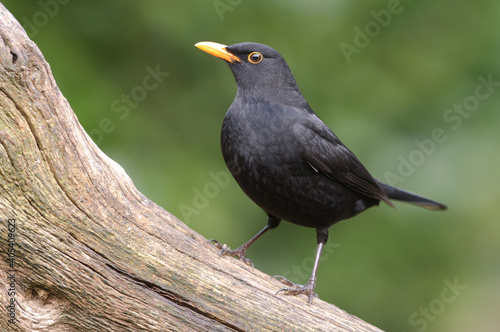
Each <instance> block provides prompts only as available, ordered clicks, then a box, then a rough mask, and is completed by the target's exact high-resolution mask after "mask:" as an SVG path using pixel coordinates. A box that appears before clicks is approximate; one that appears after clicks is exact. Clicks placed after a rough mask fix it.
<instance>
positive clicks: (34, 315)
mask: <svg viewBox="0 0 500 332" xmlns="http://www.w3.org/2000/svg"><path fill="white" fill-rule="evenodd" d="M66 304H67V301H66V300H65V299H63V298H61V297H60V296H58V295H57V294H56V293H54V292H52V291H51V290H49V289H46V288H43V287H39V286H36V287H30V288H28V289H27V290H26V301H25V302H24V303H20V309H21V311H22V313H21V314H20V321H23V320H25V321H24V322H23V323H28V325H30V326H31V328H32V330H44V329H46V328H49V327H54V326H56V325H60V321H59V320H60V318H61V316H62V314H63V312H64V309H65V308H66V306H67V305H66ZM23 316H24V317H23Z"/></svg>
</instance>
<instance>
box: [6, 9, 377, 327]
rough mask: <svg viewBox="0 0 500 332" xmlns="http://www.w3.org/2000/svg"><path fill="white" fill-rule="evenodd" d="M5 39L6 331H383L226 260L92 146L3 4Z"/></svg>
mask: <svg viewBox="0 0 500 332" xmlns="http://www.w3.org/2000/svg"><path fill="white" fill-rule="evenodd" d="M0 35H1V41H0V219H1V221H2V225H1V227H2V228H1V230H0V234H1V237H0V241H1V242H0V252H1V260H0V286H1V287H0V301H1V303H2V307H3V308H4V309H5V308H7V310H1V314H0V315H1V316H0V330H1V331H380V330H379V329H377V328H375V327H373V326H370V325H369V324H367V323H365V322H364V321H362V320H360V319H359V318H357V317H354V316H352V315H350V314H348V313H346V312H345V311H343V310H340V309H338V308H337V307H335V306H334V305H331V304H328V303H325V302H323V301H321V300H318V299H316V300H315V301H314V303H313V305H312V306H309V305H307V303H306V300H305V298H303V297H293V296H292V297H291V296H284V295H274V293H275V292H276V290H277V289H279V288H280V287H281V284H280V283H279V282H277V281H276V280H272V279H271V278H270V277H269V276H268V275H266V274H264V273H262V272H260V271H258V270H257V269H251V268H249V267H248V266H245V265H244V264H242V263H241V262H239V261H237V260H235V259H229V258H227V257H225V258H220V257H219V255H218V252H217V250H216V249H215V248H214V247H213V246H212V245H210V244H207V243H206V239H205V238H203V237H202V236H201V235H199V234H197V233H195V232H194V231H192V230H191V229H189V228H188V227H187V226H186V225H184V224H183V223H182V222H181V221H179V220H178V219H176V218H175V217H174V216H172V215H171V214H170V213H168V212H167V211H165V210H164V209H162V208H161V207H159V206H157V205H156V204H154V203H153V202H151V201H150V200H148V199H147V198H146V197H145V196H144V195H142V194H141V193H140V192H138V191H137V189H136V188H135V187H134V185H133V183H132V181H131V180H130V178H129V177H128V176H127V174H126V173H125V172H124V170H123V169H122V168H121V167H120V166H119V165H118V164H117V163H115V162H114V161H113V160H111V159H109V158H108V157H107V156H106V155H104V153H103V152H102V151H100V150H99V148H98V147H97V146H96V145H95V144H94V142H92V140H91V139H90V138H89V136H88V135H87V134H86V133H85V131H84V129H83V128H82V127H81V125H80V124H79V123H78V120H77V117H76V115H75V114H74V113H73V111H72V110H71V107H70V105H69V104H68V102H67V100H66V99H65V98H64V97H63V95H62V94H61V92H60V91H59V89H58V87H57V85H56V83H55V81H54V78H53V77H52V73H51V70H50V67H49V65H48V64H47V62H46V61H45V59H44V57H43V55H42V54H41V52H40V50H39V49H38V48H37V46H36V45H35V43H34V42H32V41H31V40H30V39H29V38H28V36H27V35H26V33H25V31H24V30H23V28H22V27H21V26H20V25H19V23H18V22H17V21H16V20H15V18H14V17H13V16H12V15H11V14H10V13H9V12H8V11H7V10H6V9H5V7H4V6H3V5H1V4H0ZM166 176H168V175H166ZM12 303H14V305H12ZM12 317H13V318H12Z"/></svg>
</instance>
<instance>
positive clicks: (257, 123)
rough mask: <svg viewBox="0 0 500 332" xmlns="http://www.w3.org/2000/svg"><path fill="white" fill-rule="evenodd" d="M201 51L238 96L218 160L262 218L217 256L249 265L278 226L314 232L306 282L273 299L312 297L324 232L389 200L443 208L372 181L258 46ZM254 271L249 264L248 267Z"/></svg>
mask: <svg viewBox="0 0 500 332" xmlns="http://www.w3.org/2000/svg"><path fill="white" fill-rule="evenodd" d="M195 46H196V47H198V48H199V49H201V50H203V51H205V52H207V53H209V54H211V55H214V56H216V57H218V58H221V59H223V60H225V61H226V62H227V63H228V64H229V68H230V69H231V71H232V72H233V75H234V78H235V79H236V84H237V85H238V90H237V93H236V97H235V98H234V101H233V103H232V104H231V106H230V107H229V110H228V111H227V113H226V116H225V118H224V122H223V124H222V132H221V147H222V155H223V157H224V160H225V162H226V165H227V167H228V168H229V171H230V172H231V174H232V175H233V177H234V178H235V180H236V182H237V183H238V184H239V186H240V187H241V189H242V190H243V191H244V192H245V193H246V194H247V195H248V197H250V199H252V200H253V201H254V202H255V203H256V204H257V205H258V206H260V207H261V208H262V209H263V210H264V211H265V212H266V213H267V216H268V219H267V225H266V226H265V227H264V228H263V229H262V230H261V231H260V232H259V233H257V234H256V235H255V236H254V237H253V238H251V239H250V240H249V241H248V242H246V243H245V244H243V245H242V246H240V247H239V248H237V249H234V250H232V249H230V248H229V247H228V246H226V245H222V244H220V243H219V242H218V241H215V240H213V241H214V244H215V245H216V246H217V247H218V248H219V249H221V254H223V255H230V256H237V257H238V258H239V259H241V260H243V261H244V262H246V263H248V264H252V262H251V261H250V260H249V259H248V258H246V251H247V249H248V247H249V246H250V245H251V244H252V243H254V242H255V241H256V240H257V239H258V238H260V237H261V236H262V235H263V234H264V233H266V232H267V231H269V230H270V229H273V228H276V227H277V226H278V225H279V223H280V221H281V220H286V221H289V222H291V223H294V224H297V225H301V226H306V227H312V228H315V229H316V235H317V243H318V246H317V252H316V258H315V262H314V266H313V270H312V273H311V278H310V279H309V281H308V282H307V283H306V284H305V285H298V284H295V283H293V282H292V281H289V280H287V279H286V278H284V277H281V276H276V277H278V278H279V279H281V281H282V282H283V283H284V284H285V285H286V287H284V288H282V289H280V290H279V291H278V293H279V292H284V293H285V294H292V295H296V294H305V295H307V297H308V300H309V304H311V302H312V299H313V297H314V296H316V294H315V292H314V288H315V287H316V278H317V272H318V264H319V260H320V257H321V252H322V250H323V247H324V245H325V243H326V242H327V240H328V229H329V227H330V226H332V225H333V224H335V223H336V222H338V221H341V220H344V219H348V218H351V217H353V216H355V215H357V214H358V213H360V212H363V211H364V210H366V209H368V208H369V207H372V206H375V205H378V204H379V202H380V201H383V202H384V203H386V204H387V205H389V206H391V207H394V205H393V203H392V202H391V199H393V200H398V201H403V202H406V203H411V204H415V205H418V206H421V207H424V208H427V209H430V210H444V209H446V206H444V205H442V204H440V203H437V202H434V201H431V200H429V199H427V198H424V197H422V196H419V195H416V194H413V193H410V192H408V191H405V190H402V189H399V188H396V187H393V186H390V185H387V184H384V183H382V182H380V181H378V180H377V179H374V178H373V177H372V176H371V175H370V173H369V172H368V171H367V170H366V168H365V167H364V166H363V164H361V162H360V161H359V160H358V158H356V156H355V155H354V154H353V153H352V152H351V151H350V150H349V149H348V148H347V147H346V146H345V145H344V144H342V142H341V141H340V140H339V139H338V137H337V136H336V135H335V134H334V133H333V132H332V131H331V130H330V128H328V127H327V125H326V124H325V123H324V122H323V121H322V120H321V119H320V118H319V117H318V116H317V115H316V114H315V113H314V112H313V110H312V109H311V107H310V106H309V104H308V103H307V101H306V100H305V99H304V97H303V96H302V93H301V92H300V90H299V88H298V86H297V83H296V82H295V78H294V77H293V75H292V72H291V71H290V68H289V67H288V65H287V63H286V61H285V59H284V58H283V57H282V56H281V55H280V54H279V53H278V52H277V51H276V50H274V49H273V48H271V47H269V46H266V45H262V44H257V43H239V44H234V45H230V46H226V45H222V44H218V43H213V42H200V43H197V44H196V45H195ZM252 265H253V264H252Z"/></svg>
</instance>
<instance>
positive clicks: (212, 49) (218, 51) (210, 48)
mask: <svg viewBox="0 0 500 332" xmlns="http://www.w3.org/2000/svg"><path fill="white" fill-rule="evenodd" d="M194 46H196V47H198V48H199V49H200V50H202V51H204V52H207V53H208V54H210V55H213V56H216V57H218V58H221V59H222V60H225V61H227V62H231V63H234V62H236V61H237V62H241V60H240V59H239V58H238V57H237V56H236V55H234V54H232V53H230V52H228V51H227V50H226V47H227V46H226V45H223V44H219V43H213V42H199V43H196V44H195V45H194Z"/></svg>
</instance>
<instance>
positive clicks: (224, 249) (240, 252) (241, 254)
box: [208, 215, 280, 267]
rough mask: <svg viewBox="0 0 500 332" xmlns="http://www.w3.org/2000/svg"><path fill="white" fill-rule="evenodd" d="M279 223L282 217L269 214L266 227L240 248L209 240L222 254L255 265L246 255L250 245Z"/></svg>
mask: <svg viewBox="0 0 500 332" xmlns="http://www.w3.org/2000/svg"><path fill="white" fill-rule="evenodd" d="M279 223H280V219H278V218H276V217H274V216H271V215H268V218H267V225H266V227H264V228H263V229H261V230H260V232H258V233H257V234H255V236H254V237H252V238H251V239H250V240H248V241H247V242H246V243H244V244H242V245H241V246H239V247H238V248H236V249H234V250H232V249H231V248H230V247H229V246H228V245H226V244H222V243H220V242H219V241H217V240H213V239H212V240H208V241H209V242H212V243H213V244H214V245H215V246H216V247H217V248H219V249H220V254H221V255H227V256H236V257H238V258H239V259H240V260H241V261H243V262H245V263H246V264H248V265H251V266H252V267H253V262H252V261H251V260H250V259H248V258H246V257H245V255H246V253H247V249H248V247H250V245H252V244H253V243H254V242H255V241H257V240H258V239H259V238H260V237H261V236H262V235H264V234H265V233H266V232H267V231H268V230H270V229H273V228H276V227H278V225H279Z"/></svg>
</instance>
